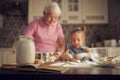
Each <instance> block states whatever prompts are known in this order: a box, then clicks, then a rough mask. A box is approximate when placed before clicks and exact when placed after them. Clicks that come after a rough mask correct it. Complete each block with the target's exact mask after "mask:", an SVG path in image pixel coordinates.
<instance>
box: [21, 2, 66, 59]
mask: <svg viewBox="0 0 120 80" xmlns="http://www.w3.org/2000/svg"><path fill="white" fill-rule="evenodd" d="M60 14H61V9H60V7H59V6H58V4H57V3H56V2H51V3H50V4H48V5H47V6H45V8H44V11H43V16H42V17H40V18H39V19H37V20H34V21H32V22H30V23H29V25H28V26H27V27H26V28H25V30H24V31H23V35H25V36H33V38H34V42H35V47H36V52H44V53H46V52H54V53H55V52H58V53H59V54H57V55H53V56H52V57H50V59H51V60H52V61H55V60H57V59H58V58H59V57H60V55H61V54H62V53H63V52H64V50H65V40H64V34H63V30H62V27H61V25H60V23H59V22H57V20H58V19H59V17H60ZM58 47H59V49H58Z"/></svg>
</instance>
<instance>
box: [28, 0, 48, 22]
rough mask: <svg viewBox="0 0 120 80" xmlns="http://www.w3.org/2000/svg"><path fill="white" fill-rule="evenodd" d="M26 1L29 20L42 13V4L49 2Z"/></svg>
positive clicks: (41, 0)
mask: <svg viewBox="0 0 120 80" xmlns="http://www.w3.org/2000/svg"><path fill="white" fill-rule="evenodd" d="M28 2H29V6H28V9H29V10H28V14H29V15H28V16H29V17H28V20H29V22H31V21H32V20H34V19H37V18H39V17H40V16H42V15H43V9H44V6H45V5H46V3H48V2H49V0H29V1H28Z"/></svg>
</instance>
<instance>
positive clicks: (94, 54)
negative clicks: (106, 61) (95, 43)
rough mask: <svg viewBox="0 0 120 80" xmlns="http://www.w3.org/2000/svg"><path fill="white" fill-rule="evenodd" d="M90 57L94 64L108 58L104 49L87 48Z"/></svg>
mask: <svg viewBox="0 0 120 80" xmlns="http://www.w3.org/2000/svg"><path fill="white" fill-rule="evenodd" d="M89 53H90V57H91V59H92V60H93V61H95V62H100V59H101V58H103V57H106V56H108V53H107V49H106V48H102V47H100V48H89Z"/></svg>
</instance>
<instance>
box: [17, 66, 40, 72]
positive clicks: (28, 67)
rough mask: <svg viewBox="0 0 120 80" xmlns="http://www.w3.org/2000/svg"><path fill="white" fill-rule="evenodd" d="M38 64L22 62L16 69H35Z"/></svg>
mask: <svg viewBox="0 0 120 80" xmlns="http://www.w3.org/2000/svg"><path fill="white" fill-rule="evenodd" d="M39 65H40V64H22V65H18V66H17V68H16V69H17V70H21V71H37V69H38V67H39Z"/></svg>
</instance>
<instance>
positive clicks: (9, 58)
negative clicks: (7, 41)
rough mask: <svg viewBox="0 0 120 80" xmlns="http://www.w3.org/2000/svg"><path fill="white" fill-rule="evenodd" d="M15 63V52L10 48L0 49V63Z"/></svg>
mask: <svg viewBox="0 0 120 80" xmlns="http://www.w3.org/2000/svg"><path fill="white" fill-rule="evenodd" d="M10 63H16V53H15V52H14V50H13V49H12V48H1V49H0V65H2V64H10Z"/></svg>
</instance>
